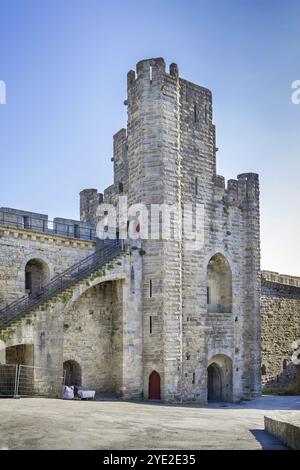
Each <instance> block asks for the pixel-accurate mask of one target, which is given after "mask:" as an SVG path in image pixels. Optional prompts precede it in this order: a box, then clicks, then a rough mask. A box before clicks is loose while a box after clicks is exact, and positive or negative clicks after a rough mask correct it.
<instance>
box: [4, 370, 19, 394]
mask: <svg viewBox="0 0 300 470" xmlns="http://www.w3.org/2000/svg"><path fill="white" fill-rule="evenodd" d="M17 379H18V366H17V365H15V364H13V365H12V364H0V397H13V396H15V395H17Z"/></svg>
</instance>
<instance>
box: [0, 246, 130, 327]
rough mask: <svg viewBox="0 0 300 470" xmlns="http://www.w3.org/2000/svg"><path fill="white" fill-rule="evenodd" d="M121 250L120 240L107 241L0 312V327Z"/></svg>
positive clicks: (81, 278) (89, 272) (85, 275)
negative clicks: (39, 287)
mask: <svg viewBox="0 0 300 470" xmlns="http://www.w3.org/2000/svg"><path fill="white" fill-rule="evenodd" d="M122 249H123V242H122V240H109V241H108V240H107V241H106V242H105V243H103V245H102V246H101V248H99V249H98V250H97V251H95V253H93V254H91V255H89V256H87V257H86V258H84V259H83V260H81V261H79V262H77V263H75V264H74V265H72V266H71V267H70V268H68V269H66V270H65V271H63V272H62V273H60V274H58V275H57V276H55V277H54V278H52V279H51V281H50V282H49V283H48V284H46V285H45V286H43V287H42V289H41V290H40V291H39V292H36V293H32V294H29V295H24V296H23V297H21V298H19V299H17V300H15V301H14V302H12V303H11V304H9V305H7V306H6V307H4V308H3V309H1V310H0V327H2V328H3V327H6V326H8V325H9V324H10V323H12V322H13V321H14V320H17V319H18V318H20V317H22V316H23V315H24V314H25V313H26V312H28V311H29V310H31V309H33V308H35V307H37V306H38V305H41V304H43V303H45V302H47V301H48V300H50V299H51V298H52V297H53V296H54V295H56V294H60V293H62V292H63V291H64V290H66V289H68V288H69V287H71V286H73V285H74V284H75V283H76V282H78V281H80V280H83V279H84V278H86V277H87V276H88V275H89V274H92V273H93V272H95V270H96V269H99V268H100V267H102V266H103V265H104V264H105V263H107V262H109V261H111V260H113V259H114V258H115V257H117V256H119V255H120V254H121V252H122Z"/></svg>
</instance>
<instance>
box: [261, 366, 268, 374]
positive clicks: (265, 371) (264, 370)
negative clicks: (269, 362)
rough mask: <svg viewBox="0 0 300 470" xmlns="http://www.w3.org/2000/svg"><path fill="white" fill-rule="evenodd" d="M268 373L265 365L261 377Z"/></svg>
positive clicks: (262, 367)
mask: <svg viewBox="0 0 300 470" xmlns="http://www.w3.org/2000/svg"><path fill="white" fill-rule="evenodd" d="M266 373H267V369H266V366H265V365H264V364H263V365H262V366H261V375H266Z"/></svg>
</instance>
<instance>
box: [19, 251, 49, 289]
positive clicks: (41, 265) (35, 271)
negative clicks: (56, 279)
mask: <svg viewBox="0 0 300 470" xmlns="http://www.w3.org/2000/svg"><path fill="white" fill-rule="evenodd" d="M49 280H50V270H49V267H48V265H47V263H45V261H43V260H42V259H39V258H32V259H31V260H29V261H28V262H27V263H26V265H25V291H26V292H27V293H28V294H36V293H38V292H39V291H40V290H41V289H42V287H43V286H44V285H45V284H46V283H47V282H49Z"/></svg>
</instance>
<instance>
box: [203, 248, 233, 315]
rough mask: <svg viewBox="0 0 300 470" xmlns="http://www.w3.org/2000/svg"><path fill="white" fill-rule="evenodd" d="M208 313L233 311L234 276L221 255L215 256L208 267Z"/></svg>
mask: <svg viewBox="0 0 300 470" xmlns="http://www.w3.org/2000/svg"><path fill="white" fill-rule="evenodd" d="M207 311H208V312H212V313H218V312H231V311H232V274H231V269H230V266H229V263H228V261H227V259H226V258H225V256H223V255H222V254H221V253H217V254H215V255H214V256H213V257H212V258H211V259H210V261H209V263H208V266H207Z"/></svg>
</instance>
